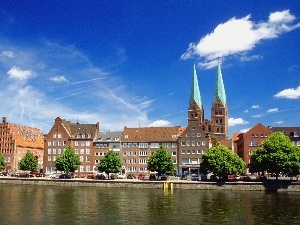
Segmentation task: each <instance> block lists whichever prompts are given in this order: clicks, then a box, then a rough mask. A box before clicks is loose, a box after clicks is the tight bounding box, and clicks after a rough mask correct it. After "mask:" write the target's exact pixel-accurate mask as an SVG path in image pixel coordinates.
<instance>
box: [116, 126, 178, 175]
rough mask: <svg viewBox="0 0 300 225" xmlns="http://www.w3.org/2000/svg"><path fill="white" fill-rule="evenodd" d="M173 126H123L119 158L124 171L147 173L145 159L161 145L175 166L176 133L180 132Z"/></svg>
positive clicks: (176, 150)
mask: <svg viewBox="0 0 300 225" xmlns="http://www.w3.org/2000/svg"><path fill="white" fill-rule="evenodd" d="M182 129H183V128H181V127H179V126H175V127H139V128H128V127H127V126H125V127H124V131H123V133H122V137H121V145H122V146H121V155H120V157H121V160H122V163H123V166H124V167H125V169H126V171H127V172H129V173H133V174H136V175H137V174H140V173H147V172H148V170H147V161H148V159H149V157H150V155H151V154H152V153H154V152H155V151H156V150H157V149H158V148H159V147H160V146H161V145H162V146H164V147H165V148H166V150H167V151H168V152H169V153H170V155H171V156H172V158H173V162H174V165H175V166H177V160H178V159H177V157H178V155H177V152H178V144H177V143H178V141H177V139H178V135H179V134H180V133H182Z"/></svg>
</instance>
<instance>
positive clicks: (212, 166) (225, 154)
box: [200, 145, 246, 179]
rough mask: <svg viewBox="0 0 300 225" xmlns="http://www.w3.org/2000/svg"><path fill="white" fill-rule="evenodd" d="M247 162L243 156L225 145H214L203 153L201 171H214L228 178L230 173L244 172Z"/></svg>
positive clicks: (220, 176)
mask: <svg viewBox="0 0 300 225" xmlns="http://www.w3.org/2000/svg"><path fill="white" fill-rule="evenodd" d="M245 169H246V164H245V162H244V161H243V159H242V158H240V157H239V156H238V155H236V154H235V153H234V152H232V151H231V150H230V149H229V148H227V147H226V146H223V145H219V146H215V147H212V148H210V149H209V150H208V152H206V153H205V154H203V156H202V162H201V164H200V172H201V173H204V174H207V173H209V172H212V173H214V174H215V175H217V176H218V177H219V178H222V179H227V175H228V174H242V173H244V172H245Z"/></svg>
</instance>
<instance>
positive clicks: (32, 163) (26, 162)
mask: <svg viewBox="0 0 300 225" xmlns="http://www.w3.org/2000/svg"><path fill="white" fill-rule="evenodd" d="M18 166H19V169H20V170H30V171H36V170H37V169H38V161H37V159H36V157H35V156H34V155H33V153H32V152H31V151H29V150H27V152H26V154H25V156H24V157H23V158H22V159H21V160H20V162H19V165H18Z"/></svg>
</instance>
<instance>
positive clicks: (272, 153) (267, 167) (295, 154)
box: [249, 132, 300, 178]
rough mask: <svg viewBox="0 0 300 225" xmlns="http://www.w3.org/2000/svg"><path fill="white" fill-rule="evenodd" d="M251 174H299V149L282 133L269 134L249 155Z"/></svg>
mask: <svg viewBox="0 0 300 225" xmlns="http://www.w3.org/2000/svg"><path fill="white" fill-rule="evenodd" d="M249 167H250V169H251V172H264V171H267V172H268V173H274V174H276V178H278V175H279V174H280V173H284V174H288V175H290V176H295V175H298V174H299V173H300V148H299V147H297V146H293V144H292V142H291V140H290V139H289V138H288V137H287V136H286V135H284V134H283V133H282V132H275V133H273V134H271V135H270V136H269V137H268V138H267V139H266V140H265V141H263V142H262V144H261V145H260V146H259V147H258V149H257V150H256V151H254V152H253V153H252V155H251V163H250V165H249Z"/></svg>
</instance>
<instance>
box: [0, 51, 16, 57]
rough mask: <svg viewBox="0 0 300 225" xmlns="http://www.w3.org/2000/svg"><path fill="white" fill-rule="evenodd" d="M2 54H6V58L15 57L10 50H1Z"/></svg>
mask: <svg viewBox="0 0 300 225" xmlns="http://www.w3.org/2000/svg"><path fill="white" fill-rule="evenodd" d="M2 55H3V56H6V57H8V58H10V59H11V58H14V57H15V54H14V52H12V51H3V52H2Z"/></svg>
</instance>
